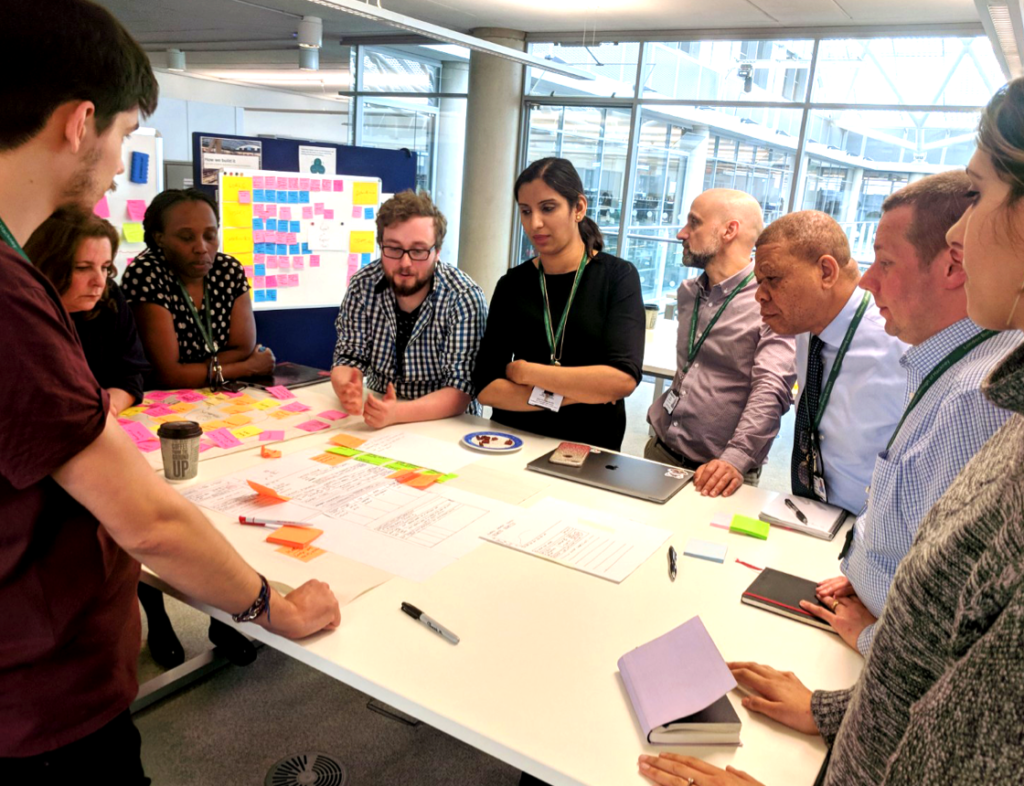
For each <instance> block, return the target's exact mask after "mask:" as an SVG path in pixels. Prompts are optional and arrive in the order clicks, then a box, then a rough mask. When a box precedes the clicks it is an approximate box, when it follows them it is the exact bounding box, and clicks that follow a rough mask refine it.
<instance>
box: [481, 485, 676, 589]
mask: <svg viewBox="0 0 1024 786" xmlns="http://www.w3.org/2000/svg"><path fill="white" fill-rule="evenodd" d="M671 534H672V533H671V532H669V531H668V530H664V529H656V528H655V527H649V526H647V525H645V524H640V523H639V522H636V521H630V520H628V519H623V518H619V517H618V516H614V515H611V514H609V513H604V512H602V511H599V510H592V509H590V508H584V507H580V506H579V505H573V504H571V503H568V502H563V501H562V500H557V499H553V498H551V497H547V498H545V499H542V500H540V501H539V502H537V504H536V505H534V506H533V507H532V508H528V509H526V510H522V511H521V512H519V513H517V514H516V516H515V518H514V519H513V520H511V521H507V522H505V523H504V524H502V525H500V526H499V527H496V528H495V529H493V530H490V531H488V532H486V533H485V534H484V535H482V537H483V538H484V540H489V541H491V542H492V543H497V544H499V545H502V546H508V547H509V548H512V549H516V550H517V551H522V552H525V553H527V554H533V555H534V556H537V557H542V558H544V559H547V560H550V561H552V562H557V563H558V564H559V565H565V566H566V567H569V568H575V569H576V570H580V571H583V572H584V573H589V574H591V575H592V576H598V577H600V578H602V579H608V580H609V581H614V582H615V583H616V584H618V583H620V582H622V581H623V580H624V579H626V577H628V576H629V575H630V574H631V573H632V572H633V571H634V570H636V569H637V568H638V567H640V565H642V564H643V563H644V562H646V561H647V559H648V557H650V556H651V554H653V553H654V552H655V551H656V550H657V549H658V547H659V546H661V545H662V544H663V543H664V542H665V541H666V540H668V538H669V536H670V535H671Z"/></svg>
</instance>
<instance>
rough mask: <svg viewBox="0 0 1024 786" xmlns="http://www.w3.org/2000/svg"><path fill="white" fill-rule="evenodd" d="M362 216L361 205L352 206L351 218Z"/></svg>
mask: <svg viewBox="0 0 1024 786" xmlns="http://www.w3.org/2000/svg"><path fill="white" fill-rule="evenodd" d="M362 217H363V209H362V208H361V207H354V208H352V218H362Z"/></svg>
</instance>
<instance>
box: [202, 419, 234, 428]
mask: <svg viewBox="0 0 1024 786" xmlns="http://www.w3.org/2000/svg"><path fill="white" fill-rule="evenodd" d="M228 425H230V424H229V423H225V422H224V421H223V420H208V421H206V422H205V423H200V424H199V427H200V428H201V429H202V430H203V431H216V430H217V429H219V428H224V427H225V426H228Z"/></svg>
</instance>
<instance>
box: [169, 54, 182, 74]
mask: <svg viewBox="0 0 1024 786" xmlns="http://www.w3.org/2000/svg"><path fill="white" fill-rule="evenodd" d="M167 70H168V71H184V70H185V53H184V52H182V51H181V50H180V49H168V50H167Z"/></svg>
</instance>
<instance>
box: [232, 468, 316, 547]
mask: <svg viewBox="0 0 1024 786" xmlns="http://www.w3.org/2000/svg"><path fill="white" fill-rule="evenodd" d="M250 485H252V484H251V482H250ZM323 534H324V531H323V530H322V529H315V528H314V527H292V526H289V525H287V524H286V525H285V526H283V527H281V528H279V529H276V530H274V531H273V532H271V533H270V534H269V535H267V543H276V544H277V545H278V546H288V547H289V548H293V549H298V548H302V547H303V546H308V545H309V544H310V543H312V542H313V541H314V540H316V539H317V538H319V537H320V536H321V535H323Z"/></svg>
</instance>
